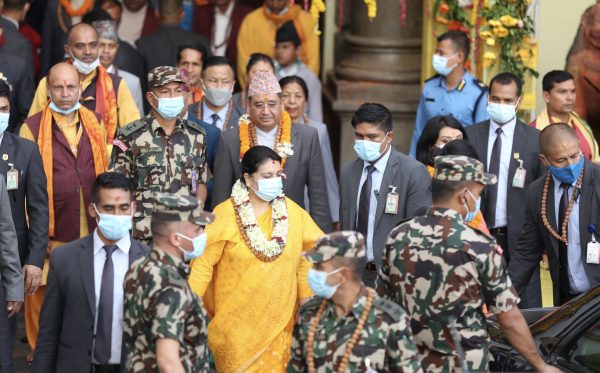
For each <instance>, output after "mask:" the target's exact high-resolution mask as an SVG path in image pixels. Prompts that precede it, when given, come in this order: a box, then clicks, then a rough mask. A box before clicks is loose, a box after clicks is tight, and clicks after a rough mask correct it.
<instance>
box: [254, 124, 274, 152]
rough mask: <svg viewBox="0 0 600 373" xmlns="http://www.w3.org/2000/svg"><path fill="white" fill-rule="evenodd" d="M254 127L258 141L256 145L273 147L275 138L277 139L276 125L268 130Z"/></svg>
mask: <svg viewBox="0 0 600 373" xmlns="http://www.w3.org/2000/svg"><path fill="white" fill-rule="evenodd" d="M254 128H256V141H257V142H258V145H262V146H268V147H269V148H271V149H273V147H274V146H275V140H276V139H277V126H275V128H273V129H272V130H270V131H269V132H265V131H263V130H261V129H260V128H258V127H254Z"/></svg>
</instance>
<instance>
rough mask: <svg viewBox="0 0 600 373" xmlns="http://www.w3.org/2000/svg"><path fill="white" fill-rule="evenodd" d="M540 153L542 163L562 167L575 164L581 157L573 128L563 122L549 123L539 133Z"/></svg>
mask: <svg viewBox="0 0 600 373" xmlns="http://www.w3.org/2000/svg"><path fill="white" fill-rule="evenodd" d="M540 152H541V153H542V154H541V155H540V159H541V161H542V162H543V163H544V165H546V166H548V165H550V166H552V167H557V168H562V167H566V166H568V165H571V164H576V163H578V162H579V160H580V158H581V150H580V148H579V139H578V138H577V134H576V133H575V130H573V128H571V126H569V125H568V124H565V123H556V124H551V125H549V126H548V127H546V128H544V130H543V131H542V133H541V134H540Z"/></svg>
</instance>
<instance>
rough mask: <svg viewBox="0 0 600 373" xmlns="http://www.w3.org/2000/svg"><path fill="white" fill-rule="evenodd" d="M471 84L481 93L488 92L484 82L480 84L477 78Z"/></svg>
mask: <svg viewBox="0 0 600 373" xmlns="http://www.w3.org/2000/svg"><path fill="white" fill-rule="evenodd" d="M473 83H475V85H476V86H477V87H479V88H480V89H481V90H482V91H487V90H488V86H487V85H486V84H485V83H484V82H482V81H481V80H479V79H477V78H473Z"/></svg>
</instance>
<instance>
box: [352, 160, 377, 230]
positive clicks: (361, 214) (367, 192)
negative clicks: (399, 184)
mask: <svg viewBox="0 0 600 373" xmlns="http://www.w3.org/2000/svg"><path fill="white" fill-rule="evenodd" d="M373 171H375V166H373V165H368V166H367V178H366V179H365V182H364V183H363V185H362V188H361V189H360V198H359V199H358V221H357V222H356V230H357V231H359V232H360V233H362V234H363V236H365V239H366V238H367V233H368V231H369V207H370V206H371V189H372V185H371V184H372V178H371V176H372V175H373Z"/></svg>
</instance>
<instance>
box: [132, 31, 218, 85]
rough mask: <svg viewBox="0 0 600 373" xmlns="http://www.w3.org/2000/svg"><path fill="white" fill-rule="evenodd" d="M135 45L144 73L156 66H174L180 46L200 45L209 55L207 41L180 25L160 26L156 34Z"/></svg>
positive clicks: (143, 38) (141, 39) (142, 39)
mask: <svg viewBox="0 0 600 373" xmlns="http://www.w3.org/2000/svg"><path fill="white" fill-rule="evenodd" d="M136 45H137V47H138V51H139V52H140V55H141V56H142V59H143V60H144V72H145V73H148V72H149V71H150V70H152V69H153V68H155V67H157V66H175V65H176V64H177V51H178V49H179V47H180V46H182V45H192V46H195V45H198V46H200V45H201V46H203V47H204V48H205V49H206V51H207V53H208V55H210V49H209V46H208V40H206V38H204V37H203V36H200V35H198V34H196V33H193V32H191V31H186V30H184V29H183V28H182V27H181V26H180V25H161V26H160V28H159V29H158V30H157V31H156V32H153V33H151V34H149V35H147V36H144V37H142V38H140V40H138V41H137V42H136ZM146 80H147V79H146Z"/></svg>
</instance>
